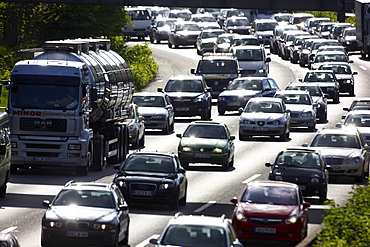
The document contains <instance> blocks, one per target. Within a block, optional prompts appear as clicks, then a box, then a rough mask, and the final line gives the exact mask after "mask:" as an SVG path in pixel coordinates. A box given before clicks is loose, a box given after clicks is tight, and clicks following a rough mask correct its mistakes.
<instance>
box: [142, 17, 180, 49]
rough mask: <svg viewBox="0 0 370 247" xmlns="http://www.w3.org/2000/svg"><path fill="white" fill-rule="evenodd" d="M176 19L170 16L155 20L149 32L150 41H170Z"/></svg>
mask: <svg viewBox="0 0 370 247" xmlns="http://www.w3.org/2000/svg"><path fill="white" fill-rule="evenodd" d="M176 21H177V19H168V18H164V19H155V20H153V21H152V25H151V27H150V33H149V39H150V42H151V43H154V42H155V43H157V44H159V43H161V41H162V40H166V41H168V34H169V32H170V29H171V25H172V24H173V23H174V22H176Z"/></svg>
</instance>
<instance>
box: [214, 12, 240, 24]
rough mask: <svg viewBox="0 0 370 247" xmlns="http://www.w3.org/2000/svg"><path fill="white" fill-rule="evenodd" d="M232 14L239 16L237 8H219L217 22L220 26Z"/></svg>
mask: <svg viewBox="0 0 370 247" xmlns="http://www.w3.org/2000/svg"><path fill="white" fill-rule="evenodd" d="M233 16H240V13H239V10H237V9H221V10H220V13H219V15H218V16H217V22H218V24H219V25H220V27H222V26H223V25H224V23H225V21H226V20H227V18H230V17H233Z"/></svg>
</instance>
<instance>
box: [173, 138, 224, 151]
mask: <svg viewBox="0 0 370 247" xmlns="http://www.w3.org/2000/svg"><path fill="white" fill-rule="evenodd" d="M227 141H228V140H227V139H212V138H192V137H183V138H182V139H181V142H180V145H181V146H183V147H184V146H191V147H215V148H216V147H219V148H223V147H225V146H226V144H227Z"/></svg>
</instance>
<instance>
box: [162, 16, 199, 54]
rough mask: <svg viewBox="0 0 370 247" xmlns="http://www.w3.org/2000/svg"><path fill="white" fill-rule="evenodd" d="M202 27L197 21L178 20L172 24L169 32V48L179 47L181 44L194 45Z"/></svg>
mask: <svg viewBox="0 0 370 247" xmlns="http://www.w3.org/2000/svg"><path fill="white" fill-rule="evenodd" d="M201 31H202V29H201V28H200V27H199V26H198V24H197V23H196V22H190V21H178V22H175V23H173V25H171V30H170V32H169V34H168V48H172V47H173V46H174V47H175V48H179V46H194V47H195V45H196V42H197V37H198V35H199V34H200V32H201Z"/></svg>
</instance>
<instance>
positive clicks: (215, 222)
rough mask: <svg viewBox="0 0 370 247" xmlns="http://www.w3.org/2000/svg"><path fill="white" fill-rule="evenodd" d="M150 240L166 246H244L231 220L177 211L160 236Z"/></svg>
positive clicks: (223, 216)
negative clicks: (184, 213)
mask: <svg viewBox="0 0 370 247" xmlns="http://www.w3.org/2000/svg"><path fill="white" fill-rule="evenodd" d="M149 242H150V243H151V244H154V245H156V246H159V247H164V246H217V247H243V245H242V244H241V243H240V242H239V239H238V238H237V236H236V233H235V231H234V229H233V227H232V225H231V223H230V220H229V219H227V218H226V217H225V215H222V216H221V217H216V216H206V215H183V214H182V213H176V214H175V216H174V217H173V218H172V219H170V220H169V222H168V223H167V226H166V227H165V229H164V231H163V233H162V234H161V235H160V237H159V238H158V239H157V238H154V239H150V240H149Z"/></svg>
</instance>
